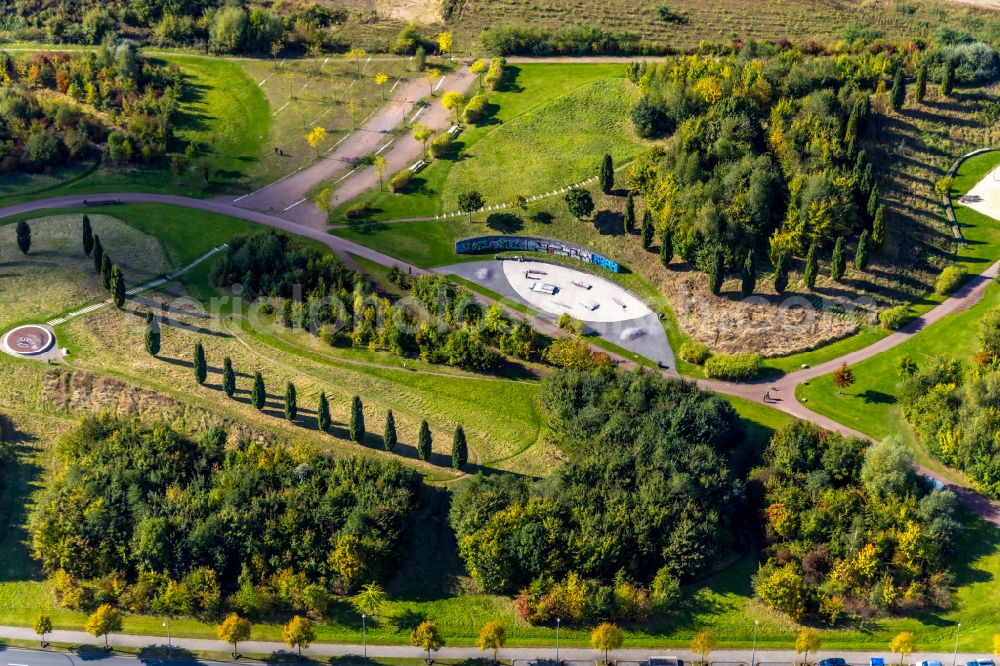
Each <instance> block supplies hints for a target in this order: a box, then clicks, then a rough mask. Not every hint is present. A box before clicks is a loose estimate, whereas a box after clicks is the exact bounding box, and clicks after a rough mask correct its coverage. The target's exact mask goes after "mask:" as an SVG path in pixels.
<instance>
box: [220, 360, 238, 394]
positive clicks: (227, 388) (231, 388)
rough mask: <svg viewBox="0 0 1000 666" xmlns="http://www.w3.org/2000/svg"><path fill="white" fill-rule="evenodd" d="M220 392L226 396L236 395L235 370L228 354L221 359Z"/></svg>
mask: <svg viewBox="0 0 1000 666" xmlns="http://www.w3.org/2000/svg"><path fill="white" fill-rule="evenodd" d="M222 392H223V393H225V394H226V397H227V398H232V397H233V396H234V395H236V372H235V371H234V370H233V361H232V359H231V358H229V357H228V356H227V357H226V358H224V359H222Z"/></svg>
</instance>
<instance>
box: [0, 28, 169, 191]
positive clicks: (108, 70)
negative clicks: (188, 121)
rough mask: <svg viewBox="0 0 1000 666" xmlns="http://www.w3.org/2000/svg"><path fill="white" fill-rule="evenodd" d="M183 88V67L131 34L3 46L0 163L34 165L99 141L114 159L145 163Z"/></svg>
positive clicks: (160, 151) (161, 143)
mask: <svg viewBox="0 0 1000 666" xmlns="http://www.w3.org/2000/svg"><path fill="white" fill-rule="evenodd" d="M53 93H57V94H53ZM182 94H183V79H182V76H181V73H180V69H179V68H178V67H177V66H176V65H174V64H160V63H155V62H153V61H151V60H149V59H147V58H144V57H142V56H141V55H139V52H138V49H137V47H136V45H135V44H134V43H132V42H129V41H119V42H109V43H106V44H103V45H102V46H101V47H100V48H99V49H97V50H96V51H87V52H80V53H72V54H70V53H54V52H45V53H36V54H34V55H33V56H32V57H30V58H15V57H13V56H11V55H10V54H8V53H5V52H0V170H2V171H5V172H9V171H13V170H15V169H23V170H28V171H38V170H42V169H45V168H50V167H53V166H57V165H59V164H63V163H66V162H67V161H72V160H78V159H83V158H86V157H88V156H89V155H91V154H92V153H94V152H96V151H97V150H99V149H102V148H103V147H104V146H106V148H107V152H108V155H109V157H110V158H111V159H112V160H113V161H114V162H130V161H142V162H149V161H151V160H153V159H155V158H157V157H160V156H163V155H165V154H166V152H167V149H168V146H169V144H170V142H171V140H172V138H173V125H174V121H175V119H176V114H177V113H178V110H179V106H180V98H181V96H182Z"/></svg>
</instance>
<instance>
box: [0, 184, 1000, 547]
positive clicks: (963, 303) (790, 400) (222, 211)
mask: <svg viewBox="0 0 1000 666" xmlns="http://www.w3.org/2000/svg"><path fill="white" fill-rule="evenodd" d="M90 196H91V198H92V199H93V198H95V197H99V198H100V199H101V200H105V199H119V200H120V201H121V202H122V203H162V204H169V205H174V206H185V207H187V208H192V209H196V210H203V211H207V212H211V213H217V214H219V215H229V216H232V217H236V218H241V219H245V220H249V221H251V222H256V223H258V224H264V225H268V226H270V227H274V228H276V229H280V230H282V231H287V232H289V233H293V234H299V235H301V236H305V237H307V238H312V239H314V240H317V241H319V242H321V243H324V244H326V245H327V246H328V247H330V248H331V249H332V250H333V251H334V253H336V254H337V255H338V256H339V257H341V258H342V259H345V260H348V258H347V253H351V254H354V255H357V256H359V257H362V258H365V259H368V260H370V261H373V262H375V263H377V264H380V265H383V266H393V265H395V266H398V267H399V268H400V270H404V271H409V272H410V273H412V274H413V275H423V274H425V273H426V272H427V271H425V270H423V269H421V268H419V267H417V266H411V265H409V264H407V263H405V262H403V261H399V260H397V259H394V258H393V257H390V256H388V255H385V254H382V253H381V252H377V251H375V250H372V249H370V248H368V247H365V246H364V245H360V244H358V243H355V242H353V241H349V240H347V239H344V238H340V237H338V236H332V235H330V234H328V233H327V232H325V231H321V230H319V229H316V228H313V227H310V226H305V225H302V224H298V223H296V222H293V221H291V220H288V219H285V218H283V217H277V216H275V215H270V214H268V213H262V212H259V211H254V210H247V209H245V208H241V207H239V206H235V205H233V204H232V203H225V202H220V201H206V200H203V199H191V198H188V197H182V196H175V195H169V194H146V193H134V192H125V193H119V194H100V195H90ZM85 198H86V197H85V196H82V195H74V196H62V197H52V198H50V199H39V200H35V201H28V202H24V203H20V204H15V205H12V206H7V207H5V208H0V218H4V217H9V216H13V215H21V214H25V213H29V212H32V211H37V210H43V209H46V208H60V207H72V206H79V205H81V204H82V202H83V200H84V199H85ZM998 267H1000V262H998V263H997V264H994V265H992V266H990V267H989V268H988V269H987V270H986V271H984V272H983V273H982V274H981V275H978V276H974V277H973V278H972V279H970V280H969V282H968V283H966V285H965V286H964V287H963V288H962V289H960V290H959V291H958V292H956V293H955V294H954V295H953V296H951V297H950V298H948V299H946V300H945V301H944V302H943V303H941V304H940V305H938V306H937V307H935V308H934V309H933V310H931V311H929V312H927V313H926V314H924V315H923V316H922V317H920V318H918V319H916V320H915V321H913V322H911V323H910V324H909V325H908V326H906V327H905V328H903V329H901V330H899V331H897V332H895V333H893V334H892V335H890V336H888V337H886V338H883V339H882V340H879V341H878V342H876V343H874V344H872V345H869V346H868V347H865V348H864V349H861V350H858V351H856V352H852V353H850V354H846V355H844V356H842V357H840V358H836V359H833V360H831V361H828V362H826V363H823V364H820V365H818V366H816V367H814V368H807V369H803V370H799V371H796V372H793V373H790V374H788V375H785V376H784V377H781V378H780V379H776V380H773V381H768V380H763V381H757V382H751V383H746V384H736V383H731V382H722V381H713V380H699V381H698V385H699V386H700V387H702V388H704V389H707V390H710V391H714V392H716V393H722V394H725V395H733V396H737V397H740V398H744V399H747V400H750V401H753V402H757V403H763V394H764V392H765V391H767V390H768V389H771V393H772V394H773V395H774V396H776V397H777V398H778V399H777V400H776V401H775V402H771V403H768V405H769V406H770V407H773V408H775V409H778V410H780V411H783V412H786V413H788V414H791V415H792V416H795V417H796V418H800V419H803V420H806V421H811V422H812V423H815V424H816V425H818V426H820V427H822V428H826V429H828V430H833V431H836V432H841V433H843V434H845V435H848V436H854V437H865V435H863V434H862V433H860V432H858V431H856V430H853V429H851V428H849V427H847V426H845V425H843V424H841V423H837V422H836V421H833V420H832V419H829V418H827V417H825V416H822V415H820V414H817V413H815V412H813V411H812V410H810V409H808V408H807V407H806V406H805V405H802V404H801V403H799V402H798V401H797V400H796V399H795V387H796V386H797V385H798V384H799V383H801V382H803V381H806V380H809V379H814V378H816V377H819V376H822V375H825V374H828V373H830V372H832V371H833V370H834V369H836V368H837V367H838V366H839V365H840V364H841V363H843V362H845V361H846V362H847V363H848V365H851V364H854V363H858V362H859V361H862V360H864V359H867V358H871V357H873V356H876V355H877V354H880V353H882V352H883V351H886V350H888V349H892V348H893V347H895V346H897V345H899V344H901V343H903V342H904V341H906V340H908V339H909V338H911V337H913V335H915V334H916V333H918V332H920V331H921V330H923V329H924V328H926V327H928V326H930V325H931V324H933V323H935V322H937V321H939V320H941V319H942V318H944V317H946V316H948V315H950V314H954V313H956V312H960V311H962V310H966V309H968V308H970V307H972V306H973V305H974V304H976V303H978V302H979V300H980V299H981V298H982V296H983V292H984V291H985V289H986V286H987V284H989V282H990V281H991V280H993V279H995V278H996V276H997V270H998ZM473 295H474V297H475V298H476V300H477V301H479V302H481V303H483V304H489V303H492V300H491V299H489V298H487V297H486V296H482V295H480V294H478V293H474V294H473ZM508 311H510V312H512V313H513V311H512V310H509V309H508ZM530 321H531V324H532V325H533V326H535V328H536V329H537V330H538V331H539V332H541V333H544V334H546V335H559V336H561V335H565V333H564V332H563V331H560V330H559V329H558V328H556V327H555V326H554V325H553V324H552V323H551V322H548V321H545V320H543V319H540V318H537V317H532V318H530ZM611 356H612V358H613V359H615V360H616V361H620V362H623V363H625V364H627V365H632V362H631V361H630V360H629V359H626V358H623V357H619V356H616V355H614V354H611ZM664 375H666V376H672V377H676V376H678V375H677V374H676V372H675V371H673V370H670V371H666V372H664ZM919 471H920V472H921V473H924V474H927V475H928V476H932V477H934V478H936V479H938V480H939V481H941V482H942V483H945V485H947V486H948V487H949V489H951V490H952V491H953V492H955V494H956V495H957V496H958V499H959V501H960V502H961V503H962V505H963V506H965V507H966V508H967V509H969V510H970V511H972V512H973V513H975V514H976V515H978V516H980V517H982V518H983V519H984V520H986V521H988V522H990V523H992V524H994V525H997V526H998V527H1000V506H998V505H997V504H996V503H993V502H991V501H990V500H988V499H987V498H985V497H984V496H982V495H980V494H979V493H977V492H975V491H973V490H970V489H966V488H962V487H960V486H957V485H955V484H952V483H949V482H948V481H947V480H946V479H944V478H942V477H940V476H939V475H936V474H934V473H932V472H930V470H926V469H923V468H921V469H920V470H919Z"/></svg>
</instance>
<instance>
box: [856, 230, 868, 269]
mask: <svg viewBox="0 0 1000 666" xmlns="http://www.w3.org/2000/svg"><path fill="white" fill-rule="evenodd" d="M854 267H855V268H857V269H858V270H859V271H863V270H865V269H866V268H868V230H867V229H865V230H864V231H862V232H861V236H859V237H858V248H857V250H855V252H854Z"/></svg>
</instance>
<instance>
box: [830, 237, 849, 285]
mask: <svg viewBox="0 0 1000 666" xmlns="http://www.w3.org/2000/svg"><path fill="white" fill-rule="evenodd" d="M845 268H846V265H845V262H844V239H843V238H838V239H837V242H836V243H834V245H833V255H831V256H830V277H831V278H833V280H834V281H835V282H839V281H840V278H842V277H844V269H845Z"/></svg>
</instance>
